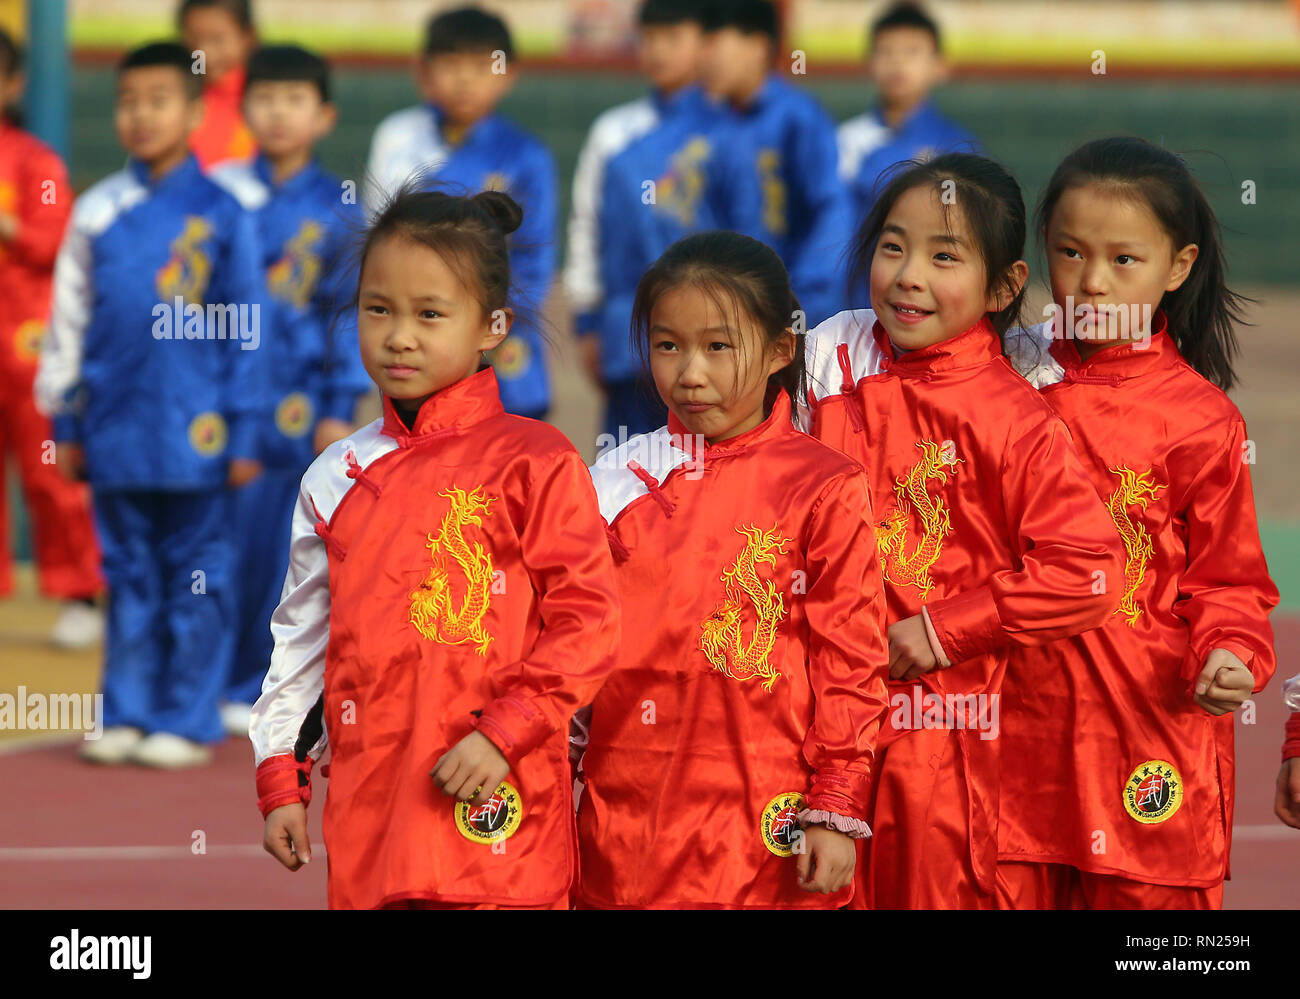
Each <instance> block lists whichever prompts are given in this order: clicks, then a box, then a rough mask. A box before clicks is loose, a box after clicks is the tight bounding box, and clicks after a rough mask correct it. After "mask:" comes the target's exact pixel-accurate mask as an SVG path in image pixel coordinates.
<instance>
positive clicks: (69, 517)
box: [0, 363, 103, 600]
mask: <svg viewBox="0 0 1300 999" xmlns="http://www.w3.org/2000/svg"><path fill="white" fill-rule="evenodd" d="M33 377H34V372H32V373H29V372H27V371H25V370H22V369H20V370H18V371H15V370H14V369H13V368H12V367H6V366H4V365H3V364H2V363H0V468H2V467H3V464H4V461H5V459H6V458H7V457H8V456H9V455H13V457H14V463H15V464H16V465H17V467H18V477H19V479H20V480H21V482H22V486H23V496H24V499H25V501H26V503H27V510H28V513H29V514H30V516H31V521H32V548H33V549H34V551H33V555H34V557H35V562H36V567H37V579H38V582H39V584H40V589H41V592H42V593H44V594H45V595H46V596H49V597H55V598H59V599H63V600H68V599H73V598H77V597H93V596H95V595H96V594H97V593H99V591H100V590H101V589H102V588H103V579H102V577H101V576H100V572H99V546H98V544H97V543H96V541H95V531H94V528H93V526H92V522H91V512H90V510H91V507H90V488H89V487H88V486H86V485H84V484H81V483H75V482H69V481H67V480H66V479H64V478H63V476H62V474H61V473H60V472H59V469H58V466H57V465H55V464H54V460H53V459H54V449H53V436H54V434H53V430H52V429H51V426H50V421H49V420H48V419H47V418H46V417H44V416H42V415H41V414H40V412H39V411H38V410H37V409H36V403H35V402H34V401H33V399H32V378H33ZM3 480H4V475H3V474H0V597H3V596H7V595H8V594H10V593H11V592H13V585H14V583H13V570H12V567H11V565H10V562H11V559H12V555H11V546H10V540H9V511H8V488H7V483H5V482H4V481H3Z"/></svg>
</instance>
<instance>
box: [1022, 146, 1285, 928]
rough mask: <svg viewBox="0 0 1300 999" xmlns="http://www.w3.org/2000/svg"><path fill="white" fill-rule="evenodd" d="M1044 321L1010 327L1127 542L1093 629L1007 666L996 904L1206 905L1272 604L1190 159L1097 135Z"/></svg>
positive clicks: (1064, 220)
mask: <svg viewBox="0 0 1300 999" xmlns="http://www.w3.org/2000/svg"><path fill="white" fill-rule="evenodd" d="M1038 218H1039V225H1040V227H1041V229H1042V231H1043V234H1044V243H1045V246H1046V249H1047V262H1048V269H1049V276H1050V278H1051V285H1052V297H1053V299H1054V302H1055V309H1054V316H1055V318H1053V319H1052V320H1050V321H1049V322H1047V323H1044V324H1042V325H1041V326H1039V327H1036V328H1034V329H1031V330H1027V331H1024V333H1023V334H1021V335H1019V336H1014V337H1011V338H1009V340H1008V343H1009V345H1013V354H1014V356H1015V357H1016V359H1017V363H1018V365H1019V366H1020V367H1021V368H1022V370H1024V371H1025V372H1026V373H1027V374H1028V376H1029V377H1030V378H1031V380H1032V381H1033V382H1034V384H1036V385H1038V386H1040V387H1041V388H1042V395H1043V398H1044V399H1045V400H1046V401H1047V402H1048V403H1050V404H1051V406H1052V408H1053V409H1055V410H1056V411H1057V413H1059V414H1060V416H1061V418H1062V419H1063V420H1064V421H1065V423H1066V425H1067V426H1068V427H1069V428H1070V431H1071V433H1072V435H1073V437H1074V440H1075V443H1076V445H1077V447H1078V448H1079V451H1080V453H1081V454H1082V456H1083V458H1084V464H1085V466H1086V467H1087V469H1088V473H1089V475H1090V477H1091V479H1092V482H1093V485H1094V487H1095V489H1096V490H1097V492H1098V493H1100V495H1101V497H1102V499H1103V500H1104V501H1105V503H1106V507H1107V510H1108V511H1109V515H1110V517H1111V518H1112V519H1113V521H1114V524H1115V527H1116V528H1117V529H1118V531H1119V533H1120V535H1121V537H1122V538H1123V541H1124V549H1125V560H1124V564H1123V574H1122V576H1118V577H1115V579H1114V582H1113V585H1112V589H1113V591H1114V592H1117V593H1119V594H1120V597H1121V599H1120V604H1119V607H1118V608H1116V610H1115V612H1114V613H1113V614H1111V615H1110V616H1109V618H1108V619H1107V621H1106V624H1105V626H1104V627H1102V628H1098V629H1096V630H1095V631H1092V632H1089V633H1087V634H1084V635H1079V636H1077V637H1074V638H1071V639H1069V640H1067V641H1062V642H1059V643H1054V644H1053V645H1051V646H1048V647H1046V648H1042V649H1035V650H1033V651H1032V652H1025V653H1024V654H1022V655H1020V656H1017V657H1016V659H1015V660H1013V663H1012V666H1011V668H1010V670H1009V672H1008V678H1007V691H1006V698H1005V701H1004V708H1005V711H1004V715H1005V718H1006V721H1005V724H1004V732H1003V739H1002V749H1003V754H1004V760H1005V761H1006V767H1005V775H1004V776H1005V780H1004V784H1003V791H1004V794H1003V797H1002V826H1001V837H1000V849H999V855H1000V859H1001V861H1002V862H1001V863H1000V864H999V875H998V879H999V894H1000V895H1001V896H1002V901H1003V904H1005V905H1007V906H1010V907H1024V908H1053V907H1061V906H1086V907H1088V908H1125V909H1128V908H1218V907H1219V906H1220V905H1221V903H1222V898H1223V880H1224V878H1225V876H1226V874H1227V865H1228V854H1229V847H1230V843H1231V835H1232V806H1233V730H1232V726H1233V722H1232V715H1231V712H1232V711H1233V710H1235V709H1236V708H1238V707H1240V706H1241V704H1242V703H1243V702H1244V701H1245V700H1246V699H1247V698H1248V697H1249V696H1250V694H1251V692H1252V691H1258V690H1260V689H1261V688H1262V687H1263V686H1264V684H1265V683H1267V682H1268V679H1269V677H1270V676H1272V674H1273V669H1274V666H1275V662H1276V660H1275V657H1274V653H1273V634H1272V630H1271V628H1270V627H1269V623H1268V615H1269V612H1270V611H1271V610H1272V608H1273V607H1274V606H1276V605H1277V602H1278V592H1277V588H1276V587H1275V586H1274V585H1273V582H1272V580H1270V579H1269V575H1268V567H1267V566H1266V565H1265V562H1264V554H1263V551H1262V550H1261V548H1260V543H1259V528H1258V527H1257V525H1256V521H1255V503H1254V498H1253V495H1252V493H1251V486H1250V466H1251V464H1252V463H1253V462H1254V445H1253V443H1252V442H1251V441H1250V440H1249V439H1248V437H1247V435H1246V426H1245V423H1244V422H1243V421H1242V418H1241V414H1240V413H1239V412H1238V411H1237V408H1236V406H1234V405H1233V404H1232V403H1231V402H1230V401H1229V399H1228V397H1227V396H1226V395H1225V394H1224V392H1225V391H1226V390H1227V389H1229V388H1231V387H1232V385H1233V382H1234V381H1235V377H1234V374H1233V358H1234V356H1235V354H1236V352H1237V344H1236V338H1235V335H1234V333H1233V324H1234V322H1236V321H1238V320H1239V303H1240V300H1239V299H1238V298H1237V296H1236V295H1234V294H1233V293H1232V292H1231V291H1229V290H1228V289H1227V287H1226V286H1225V283H1224V262H1223V252H1222V249H1221V245H1220V242H1219V236H1218V232H1217V228H1218V227H1217V224H1216V222H1215V219H1214V214H1213V212H1212V211H1211V210H1210V206H1209V204H1208V202H1207V201H1206V199H1205V196H1204V195H1203V194H1202V193H1201V192H1200V190H1199V188H1198V187H1197V185H1196V182H1195V180H1194V179H1193V178H1192V176H1191V174H1190V173H1189V172H1188V170H1187V166H1186V165H1185V164H1184V163H1183V161H1182V160H1181V159H1180V158H1179V157H1178V156H1176V155H1175V154H1174V153H1171V152H1169V151H1167V150H1165V149H1161V148H1159V147H1157V146H1153V145H1151V144H1150V143H1148V142H1144V141H1143V140H1141V139H1133V138H1115V139H1102V140H1098V141H1096V142H1091V143H1089V144H1087V145H1085V146H1083V147H1081V148H1080V149H1078V150H1076V151H1075V152H1073V153H1071V154H1070V155H1069V156H1068V157H1066V159H1065V160H1064V162H1062V163H1061V165H1060V166H1059V167H1057V169H1056V173H1055V174H1054V175H1053V176H1052V179H1051V181H1050V182H1049V184H1048V186H1047V190H1046V191H1045V193H1044V195H1043V199H1042V203H1041V205H1040V206H1039V215H1038Z"/></svg>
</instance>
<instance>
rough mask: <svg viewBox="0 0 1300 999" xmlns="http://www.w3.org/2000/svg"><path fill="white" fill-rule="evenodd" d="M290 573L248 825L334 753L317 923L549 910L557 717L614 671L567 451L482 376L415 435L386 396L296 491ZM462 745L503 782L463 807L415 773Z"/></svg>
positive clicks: (565, 843)
mask: <svg viewBox="0 0 1300 999" xmlns="http://www.w3.org/2000/svg"><path fill="white" fill-rule="evenodd" d="M291 559H292V562H291V566H290V569H289V576H288V579H287V580H286V583H285V590H284V596H283V598H282V600H281V603H280V606H279V607H278V608H277V610H276V612H275V615H274V617H273V619H272V632H273V633H274V635H275V639H276V644H275V651H274V653H273V657H272V662H271V669H270V673H269V675H268V677H267V681H266V683H265V684H264V686H263V694H262V697H261V698H260V699H259V701H258V703H257V704H256V705H255V706H254V710H253V721H252V733H251V734H252V739H253V743H254V748H255V750H256V754H257V760H258V764H259V768H258V792H259V795H260V805H261V808H262V811H263V814H266V813H267V812H268V811H270V810H271V809H272V808H274V807H277V806H278V805H281V804H285V803H286V802H292V801H297V800H300V799H301V798H303V797H304V795H303V789H302V788H301V786H300V785H301V783H302V781H301V780H300V776H299V775H300V773H304V772H305V771H307V770H310V767H311V760H312V759H315V758H319V756H320V754H321V752H322V751H323V750H324V748H325V743H326V738H327V739H328V742H329V744H330V746H331V748H332V756H331V759H330V764H329V768H330V773H329V795H328V797H327V799H326V802H325V814H324V834H325V843H326V847H327V849H328V851H329V853H328V856H329V868H330V869H329V904H330V907H331V908H371V907H377V906H380V905H383V904H385V903H388V902H392V901H395V900H399V899H433V900H437V901H440V902H447V903H483V902H487V903H495V904H501V905H542V904H546V903H548V902H553V901H556V900H558V899H560V898H563V897H565V896H566V894H567V892H568V891H569V888H570V885H571V883H572V881H573V879H574V876H575V869H574V861H575V856H576V840H575V830H574V814H573V794H572V788H573V782H572V776H571V774H570V768H569V758H568V732H569V719H570V717H571V716H572V715H573V712H574V711H575V710H576V709H577V708H579V707H581V706H582V705H584V704H587V703H589V702H590V701H591V699H592V697H593V696H594V695H595V693H596V690H597V688H598V687H599V686H600V683H601V681H602V680H603V679H604V677H605V675H606V674H607V673H608V672H609V670H610V668H611V667H612V666H613V652H614V649H615V647H616V646H617V643H618V629H619V613H618V606H617V596H616V583H615V581H614V566H613V562H612V561H611V558H610V553H609V547H608V544H607V542H606V540H605V531H604V525H603V523H602V522H601V519H600V514H599V512H598V508H597V504H596V497H595V491H594V490H593V488H592V483H591V477H590V475H589V474H588V472H587V469H586V467H585V465H584V464H583V462H582V459H581V458H580V457H579V455H578V453H577V452H576V451H575V450H574V449H573V446H572V445H571V444H570V443H569V442H568V440H567V439H565V438H564V437H563V435H561V434H560V432H559V431H558V430H556V429H554V428H553V427H551V426H549V425H547V424H545V423H541V422H539V421H536V420H529V419H525V418H523V417H518V416H512V415H509V414H507V413H505V412H504V411H503V409H502V407H501V400H500V397H499V395H498V393H497V382H496V375H495V373H494V372H493V371H492V369H490V368H487V369H484V370H481V371H479V372H478V373H476V374H474V375H471V376H470V377H469V378H466V379H464V380H463V381H461V382H458V383H456V384H455V385H452V386H450V387H448V388H446V389H444V390H442V391H441V392H438V393H437V394H436V395H434V396H433V397H432V398H430V399H429V400H428V401H427V402H425V403H424V405H423V406H422V407H421V408H420V411H419V414H418V415H417V417H416V420H415V424H414V426H413V428H411V429H408V428H407V427H406V426H405V425H404V424H403V423H402V421H401V419H400V418H399V417H398V416H397V415H396V413H395V412H394V411H393V409H392V403H391V402H390V401H388V400H385V406H384V417H383V419H382V420H377V421H375V423H373V424H371V425H370V426H368V427H364V428H362V429H361V430H358V431H357V432H356V433H354V434H353V435H352V437H351V438H350V439H349V440H345V441H340V442H339V443H337V444H335V445H333V446H331V447H330V448H328V449H327V450H326V451H325V452H324V453H322V454H321V456H320V457H319V458H318V459H317V460H316V461H315V462H314V463H313V465H312V466H311V468H310V469H309V470H308V472H307V474H306V475H305V476H304V478H303V486H302V493H301V498H300V502H299V507H298V511H297V513H296V515H295V520H294V540H293V550H292V553H291ZM326 560H327V561H326ZM322 587H327V589H324V590H323V589H322ZM318 700H319V701H320V704H319V705H318V704H317V702H318ZM322 710H323V714H322V713H321V712H322ZM313 716H314V717H313ZM322 720H323V723H324V731H325V737H322V733H321V721H322ZM475 729H477V730H478V731H479V732H481V733H483V734H484V735H485V736H487V737H488V738H489V739H491V740H492V742H493V743H494V744H495V745H496V746H497V748H498V749H500V750H501V751H502V753H503V754H504V755H505V756H506V758H507V759H508V760H509V762H510V768H511V769H510V774H509V776H508V777H507V778H506V783H505V785H502V787H501V789H499V793H498V794H497V795H494V797H493V800H492V801H491V802H489V803H488V804H486V805H483V806H479V807H475V808H471V807H470V806H468V805H462V804H459V803H457V802H456V801H454V800H453V799H452V798H450V797H447V796H446V795H444V794H443V793H442V792H441V791H440V790H439V789H438V788H437V787H436V786H435V784H434V783H433V781H432V779H430V777H429V772H430V770H432V769H433V766H434V764H435V763H436V761H437V760H438V758H439V757H440V756H442V754H443V753H445V752H446V751H447V750H448V749H450V748H451V747H452V746H454V745H455V744H456V743H457V742H459V741H460V740H461V739H462V738H463V737H464V736H466V735H467V734H468V733H470V732H471V731H474V730H475ZM309 796H310V795H309V793H308V794H307V795H306V797H308V798H309Z"/></svg>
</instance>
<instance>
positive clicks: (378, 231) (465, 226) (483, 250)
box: [357, 182, 524, 317]
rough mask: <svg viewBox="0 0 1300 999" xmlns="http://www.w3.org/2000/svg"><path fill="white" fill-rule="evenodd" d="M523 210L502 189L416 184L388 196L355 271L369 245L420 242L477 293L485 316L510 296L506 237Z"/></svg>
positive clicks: (369, 233)
mask: <svg viewBox="0 0 1300 999" xmlns="http://www.w3.org/2000/svg"><path fill="white" fill-rule="evenodd" d="M523 218H524V211H523V209H522V208H520V207H519V205H518V203H517V202H516V201H515V199H514V198H512V197H510V195H508V194H506V193H505V192H504V191H480V192H479V193H478V194H475V195H473V196H472V197H462V196H458V195H454V194H448V193H446V192H445V191H429V190H422V189H421V188H420V187H419V186H418V185H417V184H416V183H414V182H412V183H410V184H408V185H406V186H405V187H403V188H402V189H401V190H399V191H398V192H397V193H396V194H394V195H393V196H392V198H390V199H389V201H388V203H387V204H386V205H384V207H383V209H382V210H381V211H380V213H379V215H378V217H377V218H376V219H375V221H374V222H373V223H371V225H370V227H369V229H367V231H366V234H365V238H364V240H363V242H362V244H361V251H360V259H359V261H358V267H357V275H358V277H360V275H361V272H362V270H363V269H364V267H365V262H366V257H367V256H368V255H369V253H370V250H371V248H372V247H373V246H374V245H375V244H376V243H378V242H379V241H380V240H382V239H387V238H388V237H390V236H401V237H403V238H405V239H409V240H412V241H413V242H416V243H421V244H423V245H424V246H427V247H428V248H429V249H431V250H433V251H434V252H435V253H437V254H438V256H440V257H442V259H443V260H445V261H446V262H447V266H448V267H450V268H451V269H452V271H454V272H455V274H456V276H457V277H458V278H459V279H460V280H461V282H462V283H463V284H464V285H465V287H466V288H469V289H470V290H471V292H473V293H474V294H475V296H476V297H477V299H478V303H479V305H480V306H481V307H482V309H483V315H484V316H485V317H487V316H491V315H492V313H494V312H495V311H496V310H498V309H503V308H505V307H506V301H507V299H508V297H509V295H510V250H509V246H508V244H507V242H506V236H507V235H509V234H510V233H512V232H514V231H515V230H516V229H518V228H519V223H520V222H522V221H523Z"/></svg>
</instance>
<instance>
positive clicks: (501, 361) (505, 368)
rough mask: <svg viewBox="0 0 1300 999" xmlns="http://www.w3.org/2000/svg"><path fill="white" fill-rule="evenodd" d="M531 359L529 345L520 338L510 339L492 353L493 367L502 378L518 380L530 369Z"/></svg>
mask: <svg viewBox="0 0 1300 999" xmlns="http://www.w3.org/2000/svg"><path fill="white" fill-rule="evenodd" d="M530 358H531V354H530V353H529V350H528V344H527V343H526V342H525V341H524V340H522V339H521V338H519V337H510V338H508V339H506V340H503V341H502V342H501V346H500V347H498V348H497V349H496V350H494V351H493V352H492V367H494V368H496V371H497V374H499V375H500V376H501V377H502V378H518V377H519V376H520V375H522V374H523V373H524V370H525V369H526V368H527V367H528V363H529V360H530Z"/></svg>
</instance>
